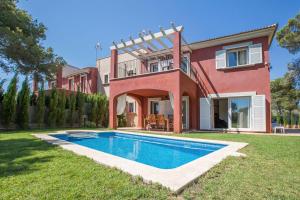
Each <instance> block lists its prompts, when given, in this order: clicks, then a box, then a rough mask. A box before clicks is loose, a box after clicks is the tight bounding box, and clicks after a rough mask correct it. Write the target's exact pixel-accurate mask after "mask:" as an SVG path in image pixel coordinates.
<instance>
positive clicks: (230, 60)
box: [227, 48, 249, 67]
mask: <svg viewBox="0 0 300 200" xmlns="http://www.w3.org/2000/svg"><path fill="white" fill-rule="evenodd" d="M248 63H249V62H248V49H247V48H242V49H234V50H229V51H227V67H236V66H240V65H246V64H248Z"/></svg>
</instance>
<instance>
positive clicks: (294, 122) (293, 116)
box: [291, 112, 296, 126]
mask: <svg viewBox="0 0 300 200" xmlns="http://www.w3.org/2000/svg"><path fill="white" fill-rule="evenodd" d="M294 125H296V119H295V115H294V113H293V112H291V126H294Z"/></svg>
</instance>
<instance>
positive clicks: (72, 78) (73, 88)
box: [68, 77, 75, 91]
mask: <svg viewBox="0 0 300 200" xmlns="http://www.w3.org/2000/svg"><path fill="white" fill-rule="evenodd" d="M70 81H72V83H73V85H72V86H73V87H72V86H71V85H70ZM68 86H69V88H68V89H69V90H70V91H75V80H74V77H71V78H68Z"/></svg>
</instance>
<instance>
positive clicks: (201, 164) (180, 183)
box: [32, 130, 248, 193]
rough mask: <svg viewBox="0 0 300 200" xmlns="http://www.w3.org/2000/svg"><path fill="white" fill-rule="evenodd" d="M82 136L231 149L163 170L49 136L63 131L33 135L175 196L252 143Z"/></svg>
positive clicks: (142, 134) (163, 136)
mask: <svg viewBox="0 0 300 200" xmlns="http://www.w3.org/2000/svg"><path fill="white" fill-rule="evenodd" d="M80 132H97V133H99V132H118V133H126V134H132V135H140V136H149V137H156V138H166V139H175V140H183V141H193V142H208V143H215V144H225V145H228V146H226V147H224V148H221V149H219V150H217V151H215V152H212V153H210V154H208V155H205V156H203V157H200V158H198V159H195V160H193V161H191V162H188V163H186V164H184V165H182V166H180V167H177V168H174V169H159V168H156V167H152V166H149V165H145V164H142V163H139V162H136V161H132V160H128V159H126V158H121V157H118V156H114V155H112V154H108V153H104V152H101V151H98V150H94V149H91V148H88V147H85V146H81V145H78V144H75V143H71V142H68V141H65V140H61V139H58V138H55V137H52V136H50V135H49V134H61V133H66V131H63V132H62V131H60V132H56V133H48V134H32V135H33V136H35V137H37V138H39V139H41V140H44V141H46V142H48V143H51V144H54V145H58V146H60V147H62V148H63V149H66V150H69V151H72V152H74V153H75V154H78V155H82V156H86V157H88V158H90V159H92V160H94V161H95V162H97V163H99V164H103V165H105V166H109V167H116V168H118V169H120V170H122V171H124V172H127V173H129V174H131V175H133V176H140V177H142V178H143V180H144V181H145V182H148V183H149V182H155V183H159V184H161V185H163V186H165V187H167V188H169V189H170V190H172V191H173V192H175V193H179V192H181V191H182V190H183V189H185V188H186V187H187V186H188V185H190V183H191V182H193V181H194V180H195V179H197V178H199V177H200V176H201V175H203V174H204V173H206V172H207V171H208V170H210V169H211V168H213V167H214V166H215V165H217V164H219V163H220V162H221V161H222V160H224V159H225V158H226V157H228V156H232V155H234V154H235V153H236V152H237V151H238V150H240V149H242V148H244V147H245V146H247V145H248V143H243V142H230V141H220V140H206V139H196V138H183V137H176V136H165V135H153V134H146V133H131V132H127V131H119V130H118V131H109V130H106V131H91V130H89V131H81V130H80Z"/></svg>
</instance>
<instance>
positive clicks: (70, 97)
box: [69, 92, 76, 127]
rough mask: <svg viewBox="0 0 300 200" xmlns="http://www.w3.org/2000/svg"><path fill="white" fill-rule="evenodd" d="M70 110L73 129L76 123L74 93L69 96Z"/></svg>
mask: <svg viewBox="0 0 300 200" xmlns="http://www.w3.org/2000/svg"><path fill="white" fill-rule="evenodd" d="M69 109H70V116H69V119H70V125H71V126H72V127H73V125H74V121H75V109H76V97H75V95H74V93H73V92H72V93H71V95H70V96H69Z"/></svg>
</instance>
